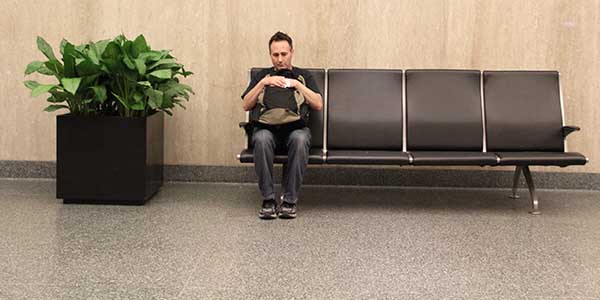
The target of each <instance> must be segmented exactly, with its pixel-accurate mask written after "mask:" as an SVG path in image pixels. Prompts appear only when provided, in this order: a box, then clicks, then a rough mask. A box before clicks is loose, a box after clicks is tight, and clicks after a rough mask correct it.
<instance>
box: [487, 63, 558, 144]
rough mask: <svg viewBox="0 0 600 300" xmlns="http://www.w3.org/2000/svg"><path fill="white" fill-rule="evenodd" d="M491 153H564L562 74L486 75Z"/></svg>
mask: <svg viewBox="0 0 600 300" xmlns="http://www.w3.org/2000/svg"><path fill="white" fill-rule="evenodd" d="M483 82H484V84H483V87H484V95H485V116H486V128H487V151H490V152H492V151H494V152H499V151H500V152H511V151H553V152H564V140H563V136H562V114H561V105H560V90H559V83H558V72H556V71H485V72H484V73H483Z"/></svg>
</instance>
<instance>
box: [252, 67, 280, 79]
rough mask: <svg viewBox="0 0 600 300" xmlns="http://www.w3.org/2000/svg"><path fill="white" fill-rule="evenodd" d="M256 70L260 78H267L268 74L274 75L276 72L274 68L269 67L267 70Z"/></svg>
mask: <svg viewBox="0 0 600 300" xmlns="http://www.w3.org/2000/svg"><path fill="white" fill-rule="evenodd" d="M254 70H258V72H256V75H258V76H259V77H260V78H262V77H265V76H267V74H273V72H275V68H273V67H270V68H269V67H267V68H262V69H261V68H256V69H254Z"/></svg>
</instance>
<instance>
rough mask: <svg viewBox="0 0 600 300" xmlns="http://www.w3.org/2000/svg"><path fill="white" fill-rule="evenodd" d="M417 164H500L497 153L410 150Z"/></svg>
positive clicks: (414, 162) (414, 163)
mask: <svg viewBox="0 0 600 300" xmlns="http://www.w3.org/2000/svg"><path fill="white" fill-rule="evenodd" d="M410 155H411V156H412V157H413V162H412V164H413V165H416V166H467V165H474V166H493V165H496V164H498V159H497V157H496V154H494V153H489V152H465V151H410Z"/></svg>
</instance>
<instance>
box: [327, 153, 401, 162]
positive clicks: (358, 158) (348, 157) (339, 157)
mask: <svg viewBox="0 0 600 300" xmlns="http://www.w3.org/2000/svg"><path fill="white" fill-rule="evenodd" d="M408 162H409V159H408V153H406V152H402V151H383V150H329V151H327V163H330V164H357V165H408Z"/></svg>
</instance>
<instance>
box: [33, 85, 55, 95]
mask: <svg viewBox="0 0 600 300" xmlns="http://www.w3.org/2000/svg"><path fill="white" fill-rule="evenodd" d="M55 87H56V85H55V84H40V85H38V86H36V87H35V88H34V89H33V90H31V97H37V96H39V95H41V94H43V93H45V92H48V91H50V90H51V89H53V88H55Z"/></svg>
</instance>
